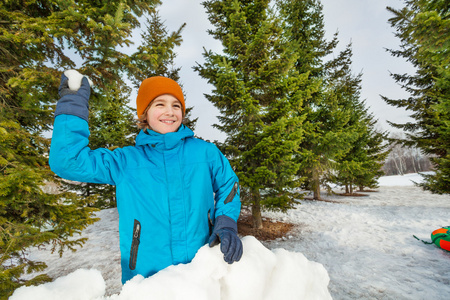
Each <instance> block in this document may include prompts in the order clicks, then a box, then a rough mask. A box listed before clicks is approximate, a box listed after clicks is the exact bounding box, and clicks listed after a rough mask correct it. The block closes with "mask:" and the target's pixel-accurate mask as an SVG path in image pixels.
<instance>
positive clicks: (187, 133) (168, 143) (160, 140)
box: [136, 124, 194, 150]
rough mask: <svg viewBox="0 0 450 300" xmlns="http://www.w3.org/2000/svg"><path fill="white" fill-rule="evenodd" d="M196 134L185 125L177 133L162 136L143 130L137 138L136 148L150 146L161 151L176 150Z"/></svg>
mask: <svg viewBox="0 0 450 300" xmlns="http://www.w3.org/2000/svg"><path fill="white" fill-rule="evenodd" d="M193 136H194V132H193V131H192V130H190V129H189V128H187V127H186V126H184V125H183V124H182V125H181V126H180V128H178V131H176V132H169V133H166V134H161V133H158V132H155V131H153V130H147V132H144V130H141V131H140V132H139V134H138V136H137V137H136V146H143V145H150V146H152V147H154V148H156V149H160V150H170V149H173V148H176V147H177V146H178V144H180V143H181V142H182V141H183V140H184V139H185V138H188V137H193Z"/></svg>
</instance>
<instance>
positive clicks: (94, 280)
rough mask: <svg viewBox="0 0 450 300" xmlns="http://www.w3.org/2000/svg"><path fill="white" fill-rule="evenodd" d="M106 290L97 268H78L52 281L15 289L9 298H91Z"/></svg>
mask: <svg viewBox="0 0 450 300" xmlns="http://www.w3.org/2000/svg"><path fill="white" fill-rule="evenodd" d="M105 291H106V285H105V281H104V280H103V277H102V274H101V273H100V271H97V270H86V269H78V270H76V271H75V272H73V273H71V274H69V275H67V276H64V277H59V278H57V279H56V280H55V281H53V282H49V283H45V284H41V285H38V286H26V287H21V288H19V289H17V290H16V291H15V292H14V294H13V295H12V296H11V297H10V298H9V300H25V299H27V300H29V299H33V300H61V299H64V300H80V299H83V300H93V299H98V298H99V297H101V296H103V295H104V294H105Z"/></svg>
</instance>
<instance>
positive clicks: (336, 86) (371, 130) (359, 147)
mask: <svg viewBox="0 0 450 300" xmlns="http://www.w3.org/2000/svg"><path fill="white" fill-rule="evenodd" d="M352 56H353V54H352V49H351V44H350V45H348V46H347V47H346V49H345V50H344V51H342V52H341V53H340V55H339V57H338V58H337V59H336V60H335V61H334V62H333V63H330V64H329V68H328V71H327V72H326V73H327V81H326V82H327V85H328V88H329V89H332V90H333V93H334V94H335V95H337V96H338V98H339V103H340V105H341V107H342V109H344V110H346V111H347V112H348V114H349V119H348V121H346V124H345V126H344V131H345V132H346V133H347V134H349V137H350V141H351V143H350V144H348V148H343V150H344V151H343V152H342V153H341V154H340V155H338V156H336V158H335V160H334V162H335V163H334V164H333V168H332V169H330V170H329V172H328V173H329V174H330V175H331V176H329V178H330V181H332V182H334V183H337V184H339V185H343V186H345V188H346V193H349V194H352V193H353V186H358V187H360V189H363V187H370V188H374V187H376V186H377V178H379V177H380V176H381V175H382V174H383V173H382V171H381V167H382V164H383V162H384V159H385V158H386V156H387V154H388V152H387V151H385V148H386V147H387V145H386V143H385V139H386V134H387V133H378V132H377V131H376V130H375V125H376V123H377V121H376V120H375V119H374V117H373V115H372V114H370V113H369V112H368V109H367V108H366V106H365V101H362V100H361V98H360V96H361V93H360V91H361V77H362V73H359V74H357V75H354V74H352V68H351V65H352ZM350 134H351V136H350Z"/></svg>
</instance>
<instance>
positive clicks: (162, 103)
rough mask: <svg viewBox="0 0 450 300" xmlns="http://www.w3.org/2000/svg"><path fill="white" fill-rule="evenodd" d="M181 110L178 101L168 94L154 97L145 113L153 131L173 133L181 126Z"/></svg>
mask: <svg viewBox="0 0 450 300" xmlns="http://www.w3.org/2000/svg"><path fill="white" fill-rule="evenodd" d="M182 111H183V109H182V106H181V103H180V101H178V99H177V98H175V97H174V96H172V95H170V94H164V95H161V96H158V97H156V98H155V99H154V100H153V101H152V102H151V104H150V108H149V109H148V111H147V121H148V124H149V125H150V128H151V129H152V130H153V131H156V132H159V133H162V134H165V133H168V132H175V131H177V130H178V128H179V127H180V125H181V121H182V119H183V112H182Z"/></svg>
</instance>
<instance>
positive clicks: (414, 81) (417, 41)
mask: <svg viewBox="0 0 450 300" xmlns="http://www.w3.org/2000/svg"><path fill="white" fill-rule="evenodd" d="M405 4H406V6H405V7H404V8H402V9H399V10H396V9H394V8H391V7H388V10H389V11H390V12H392V13H393V14H394V17H392V18H391V19H389V22H390V23H391V26H392V27H394V28H395V29H396V31H397V32H396V36H397V37H398V38H399V39H400V41H401V45H400V47H401V49H400V50H389V51H390V53H391V54H392V55H393V56H396V57H402V58H405V59H406V60H407V61H409V62H411V64H412V65H413V66H414V67H415V68H416V73H415V74H413V75H410V74H393V75H392V76H393V78H394V79H395V81H396V82H397V83H399V84H400V85H401V86H402V87H403V88H404V89H405V90H406V91H407V92H408V93H409V94H410V96H409V97H408V98H407V99H397V100H393V99H388V98H387V97H383V99H384V100H385V101H386V102H387V103H388V104H390V105H393V106H396V107H402V108H404V109H406V110H408V111H411V112H412V114H411V117H412V118H413V119H414V120H415V121H413V122H408V123H405V124H397V123H391V125H393V126H394V127H396V128H401V129H403V130H404V131H405V132H407V137H406V138H405V139H404V140H402V141H401V142H402V143H403V144H404V145H405V146H413V147H418V148H420V149H421V150H422V151H423V152H424V153H426V154H427V155H430V157H431V158H430V159H431V161H432V163H433V165H434V168H435V174H434V175H425V181H424V183H423V184H421V186H422V187H423V188H424V189H425V190H429V191H431V192H433V193H440V194H442V193H450V152H449V149H450V125H449V124H450V76H449V74H450V71H449V68H448V66H449V64H450V53H449V51H450V43H449V41H450V19H449V15H450V4H449V3H448V1H430V0H409V1H405Z"/></svg>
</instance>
